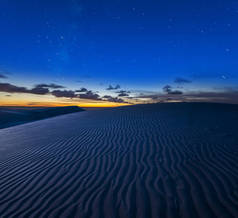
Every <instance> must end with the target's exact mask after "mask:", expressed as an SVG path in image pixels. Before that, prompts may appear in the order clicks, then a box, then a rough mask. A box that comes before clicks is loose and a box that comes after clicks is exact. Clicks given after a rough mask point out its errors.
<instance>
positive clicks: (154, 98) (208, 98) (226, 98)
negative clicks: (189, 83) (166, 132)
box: [135, 87, 238, 104]
mask: <svg viewBox="0 0 238 218" xmlns="http://www.w3.org/2000/svg"><path fill="white" fill-rule="evenodd" d="M167 88H168V87H167ZM166 90H167V89H166ZM135 98H136V99H141V100H143V99H150V102H168V101H183V102H220V103H233V104H238V89H227V90H224V91H219V92H213V91H210V92H203V91H197V92H186V93H183V95H168V94H162V93H157V94H151V95H147V94H142V95H139V96H136V97H135Z"/></svg>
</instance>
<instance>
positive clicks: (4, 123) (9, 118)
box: [0, 106, 84, 129]
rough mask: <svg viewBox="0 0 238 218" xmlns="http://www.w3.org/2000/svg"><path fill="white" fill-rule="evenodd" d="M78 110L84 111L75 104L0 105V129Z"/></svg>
mask: <svg viewBox="0 0 238 218" xmlns="http://www.w3.org/2000/svg"><path fill="white" fill-rule="evenodd" d="M79 111H84V109H82V108H80V107H77V106H68V107H49V108H35V107H0V118H1V119H0V129H1V128H6V127H10V126H15V125H19V124H23V123H27V122H32V121H36V120H41V119H45V118H49V117H55V116H58V115H62V114H68V113H74V112H79Z"/></svg>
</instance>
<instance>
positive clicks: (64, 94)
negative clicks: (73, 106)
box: [51, 90, 77, 98]
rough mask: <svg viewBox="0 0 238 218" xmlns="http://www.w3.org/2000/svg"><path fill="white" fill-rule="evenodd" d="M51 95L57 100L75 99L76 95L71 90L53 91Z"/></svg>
mask: <svg viewBox="0 0 238 218" xmlns="http://www.w3.org/2000/svg"><path fill="white" fill-rule="evenodd" d="M51 94H52V95H53V96H55V97H57V98H62V97H64V98H76V97H77V95H76V94H75V92H74V91H72V90H54V91H52V92H51Z"/></svg>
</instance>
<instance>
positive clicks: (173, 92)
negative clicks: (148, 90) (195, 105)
mask: <svg viewBox="0 0 238 218" xmlns="http://www.w3.org/2000/svg"><path fill="white" fill-rule="evenodd" d="M163 91H164V92H166V93H167V94H168V95H182V94H183V92H182V91H179V90H172V87H171V86H170V85H166V86H164V87H163Z"/></svg>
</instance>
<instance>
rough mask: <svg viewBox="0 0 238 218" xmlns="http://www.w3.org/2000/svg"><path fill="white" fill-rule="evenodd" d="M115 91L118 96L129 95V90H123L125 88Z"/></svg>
mask: <svg viewBox="0 0 238 218" xmlns="http://www.w3.org/2000/svg"><path fill="white" fill-rule="evenodd" d="M116 93H118V97H127V96H129V93H130V92H129V91H125V90H120V91H118V92H116Z"/></svg>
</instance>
